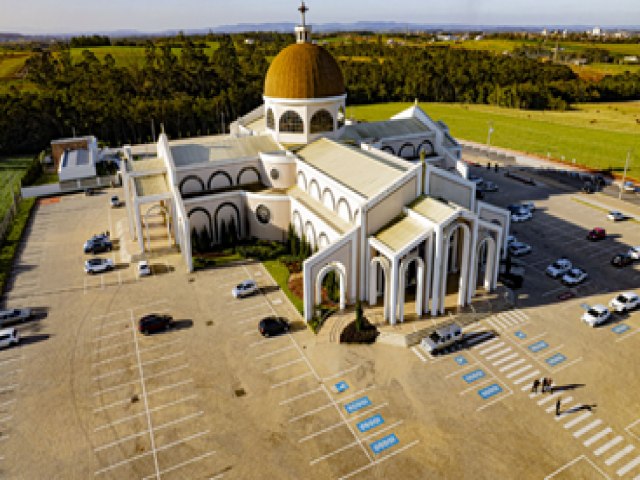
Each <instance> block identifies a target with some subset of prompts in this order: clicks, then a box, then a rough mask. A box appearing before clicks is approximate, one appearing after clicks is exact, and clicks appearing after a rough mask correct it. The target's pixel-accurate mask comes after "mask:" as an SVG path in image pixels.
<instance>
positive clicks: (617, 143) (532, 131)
mask: <svg viewBox="0 0 640 480" xmlns="http://www.w3.org/2000/svg"><path fill="white" fill-rule="evenodd" d="M409 105H410V104H408V103H384V104H375V105H362V106H353V107H349V108H348V112H347V113H348V115H349V116H353V117H355V118H357V119H359V120H369V121H373V120H382V119H388V118H389V117H391V116H392V115H394V114H396V113H398V112H399V111H401V110H402V109H404V108H406V107H408V106H409ZM420 106H421V107H422V108H423V109H424V110H425V112H427V113H428V114H429V115H430V116H431V117H432V118H433V119H434V120H443V121H444V122H445V123H446V124H447V125H448V126H449V128H450V129H451V134H452V135H453V136H454V137H456V138H460V139H463V140H471V141H474V142H479V143H486V142H487V133H488V128H489V122H492V124H493V128H494V131H493V134H492V135H491V145H494V146H499V147H504V148H511V149H513V150H518V151H522V152H527V153H533V154H536V155H540V156H542V157H547V154H549V156H550V157H551V158H554V159H558V160H561V159H562V158H563V157H564V160H565V161H567V162H571V161H572V159H574V158H575V160H576V163H577V164H581V165H586V166H589V167H592V168H599V169H606V168H609V167H611V168H612V169H613V170H614V171H618V172H621V171H622V170H623V168H624V162H625V158H626V155H627V151H628V150H629V149H631V150H632V151H633V153H632V159H631V163H630V166H629V175H630V176H631V177H633V178H635V179H636V180H640V102H625V103H600V104H581V105H577V106H576V108H575V109H574V110H570V111H567V112H551V111H544V112H538V111H527V110H515V109H508V108H500V107H493V106H489V105H463V104H442V103H423V104H421V105H420Z"/></svg>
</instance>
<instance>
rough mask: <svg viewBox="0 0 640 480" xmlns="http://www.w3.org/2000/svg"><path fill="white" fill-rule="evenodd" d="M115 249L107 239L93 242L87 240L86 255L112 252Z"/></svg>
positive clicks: (97, 239) (85, 245)
mask: <svg viewBox="0 0 640 480" xmlns="http://www.w3.org/2000/svg"><path fill="white" fill-rule="evenodd" d="M112 249H113V244H112V243H111V241H110V240H107V239H106V238H96V239H93V240H87V241H86V242H85V243H84V253H93V254H96V253H103V252H110V251H111V250H112Z"/></svg>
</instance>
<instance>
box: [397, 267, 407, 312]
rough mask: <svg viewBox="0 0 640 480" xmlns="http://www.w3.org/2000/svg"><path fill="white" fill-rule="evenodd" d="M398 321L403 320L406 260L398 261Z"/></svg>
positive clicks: (405, 291)
mask: <svg viewBox="0 0 640 480" xmlns="http://www.w3.org/2000/svg"><path fill="white" fill-rule="evenodd" d="M398 277H399V278H398V321H399V322H400V323H402V322H404V301H405V295H406V294H407V260H406V259H404V260H402V261H401V262H400V269H399V275H398Z"/></svg>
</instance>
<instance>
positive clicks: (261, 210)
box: [256, 205, 271, 223]
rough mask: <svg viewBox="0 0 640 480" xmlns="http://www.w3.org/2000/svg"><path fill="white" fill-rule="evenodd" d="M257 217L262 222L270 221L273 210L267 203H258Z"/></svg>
mask: <svg viewBox="0 0 640 480" xmlns="http://www.w3.org/2000/svg"><path fill="white" fill-rule="evenodd" d="M256 218H257V219H258V221H259V222H260V223H269V220H271V212H270V211H269V209H268V208H267V207H266V205H258V208H256Z"/></svg>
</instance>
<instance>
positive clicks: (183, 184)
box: [178, 166, 262, 195]
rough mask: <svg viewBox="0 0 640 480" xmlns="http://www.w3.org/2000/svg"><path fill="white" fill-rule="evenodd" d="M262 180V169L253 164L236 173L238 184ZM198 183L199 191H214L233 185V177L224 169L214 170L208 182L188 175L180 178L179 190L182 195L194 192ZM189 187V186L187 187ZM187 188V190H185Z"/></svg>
mask: <svg viewBox="0 0 640 480" xmlns="http://www.w3.org/2000/svg"><path fill="white" fill-rule="evenodd" d="M261 181H262V177H261V175H260V171H259V170H258V169H257V168H256V167H253V166H249V167H244V168H242V169H241V170H240V171H239V172H238V174H237V175H236V183H235V184H236V185H242V184H248V183H259V182H261ZM194 184H197V186H198V187H199V189H196V190H195V191H197V192H205V191H212V190H217V189H221V188H228V187H233V185H234V183H233V179H232V178H231V175H229V173H228V172H226V171H224V170H217V171H215V172H213V173H212V174H211V175H210V176H209V179H208V180H207V183H206V184H205V182H204V180H203V179H202V178H200V177H199V176H197V175H187V176H186V177H184V178H183V179H182V180H180V184H179V185H178V190H179V191H180V194H181V195H184V194H185V193H192V192H193V190H194V189H193V188H192V187H193V186H194ZM187 187H189V188H187ZM185 190H187V191H186V192H185Z"/></svg>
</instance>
